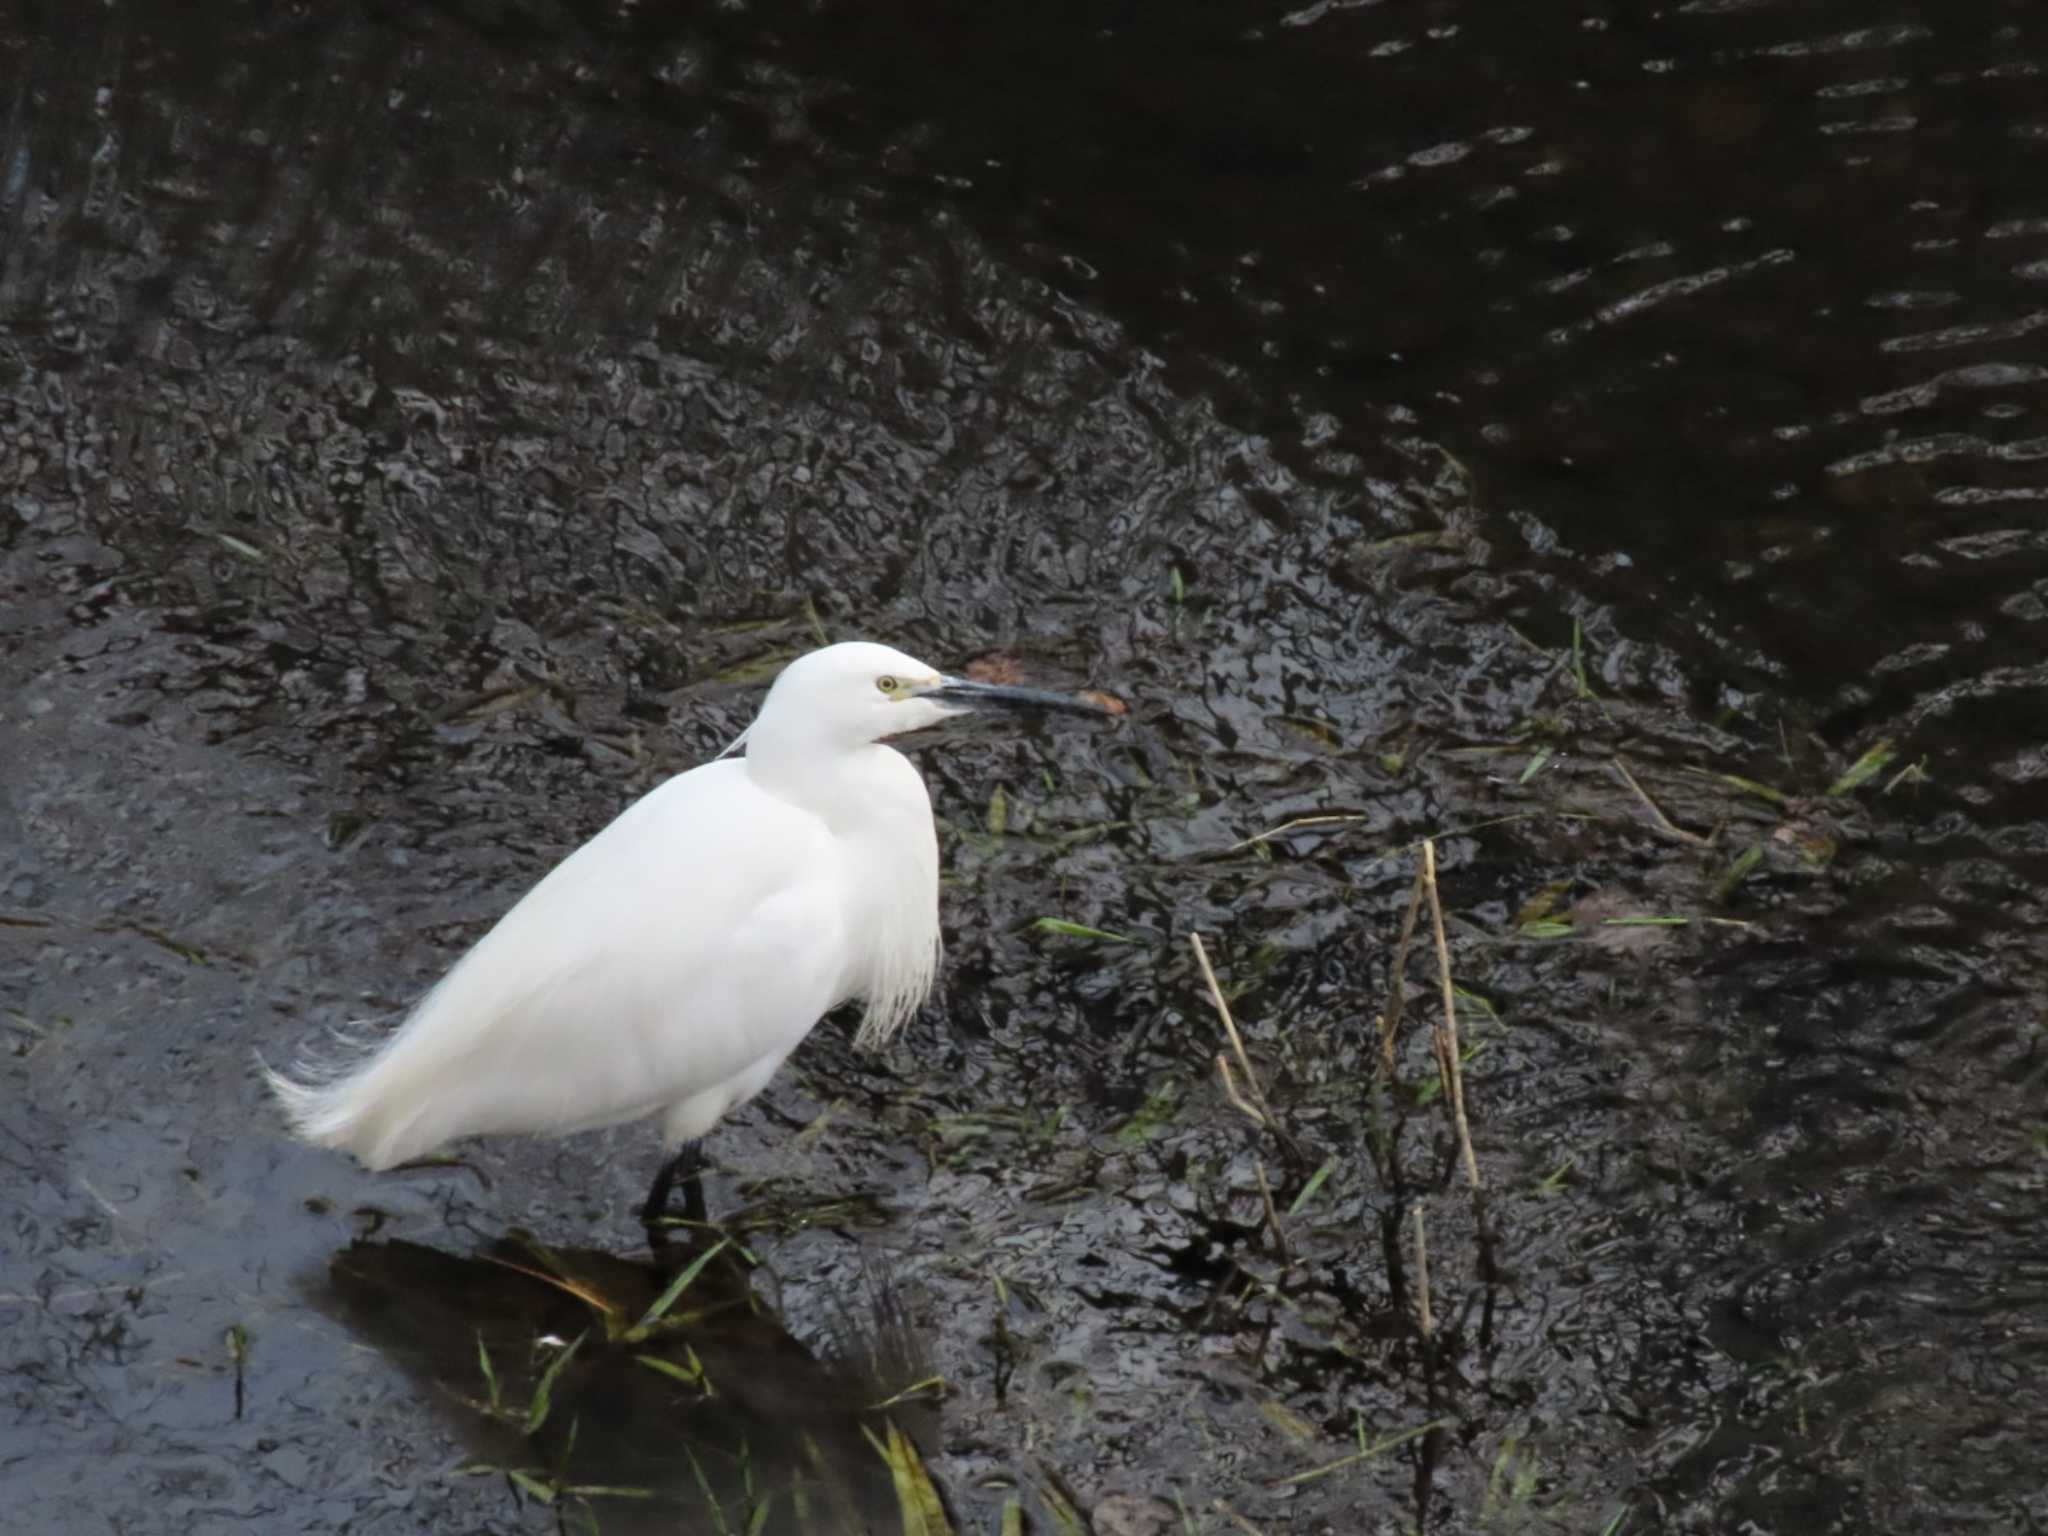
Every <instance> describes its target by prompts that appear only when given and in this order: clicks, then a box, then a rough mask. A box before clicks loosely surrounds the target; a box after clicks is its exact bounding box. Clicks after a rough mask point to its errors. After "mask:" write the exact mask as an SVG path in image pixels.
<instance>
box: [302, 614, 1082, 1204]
mask: <svg viewBox="0 0 2048 1536" xmlns="http://www.w3.org/2000/svg"><path fill="white" fill-rule="evenodd" d="M990 703H993V704H1022V705H1025V706H1027V707H1030V706H1038V707H1066V708H1074V709H1082V710H1084V711H1085V710H1086V709H1087V706H1085V705H1080V704H1077V703H1075V702H1074V701H1069V700H1064V699H1061V698H1059V697H1058V696H1055V695H1048V694H1037V693H1032V692H1030V691H1028V690H1019V689H1007V688H997V687H992V686H990V685H986V684H980V683H969V682H963V681H961V680H959V679H954V678H945V677H941V676H940V675H939V674H938V673H936V672H934V671H933V670H932V669H931V668H930V667H928V666H926V665H924V664H923V663H922V662H919V661H916V660H914V659H913V658H911V657H909V656H906V655H904V654H903V653H902V652H901V651H896V650H892V649H890V648H889V647H887V646H881V645H872V644H868V643H865V642H850V643H846V644H841V645H833V646H828V647H826V648H825V649H823V650H819V651H813V652H812V653H811V654H809V655H807V656H803V657H800V658H798V659H797V660H796V661H794V662H792V663H790V665H789V666H788V667H786V668H785V669H784V670H783V672H782V674H781V675H780V676H779V677H778V678H777V679H776V681H775V684H774V686H773V688H771V689H770V690H769V693H768V697H767V700H766V702H765V703H764V704H763V705H762V707H761V712H760V714H759V716H758V717H757V718H756V719H755V721H754V723H753V724H752V725H751V726H749V727H748V729H747V732H746V735H745V738H744V739H745V742H746V756H745V757H743V758H730V759H725V760H722V761H718V762H713V763H707V764H705V765H704V766H702V767H699V768H694V769H692V770H690V771H689V772H687V773H683V774H679V775H677V776H676V777H675V778H672V779H670V780H668V781H667V782H666V783H664V784H662V785H661V786H660V787H659V788H657V789H655V790H653V791H652V792H650V793H649V794H647V795H646V796H645V797H643V798H642V799H641V800H639V801H638V802H636V803H635V804H634V805H632V806H631V807H629V808H628V809H627V810H626V811H625V812H624V813H623V814H622V815H620V816H619V818H618V819H617V820H615V821H614V822H612V823H611V825H610V826H608V827H606V828H605V829H604V830H603V831H602V832H600V833H599V834H598V835H597V836H596V837H594V838H592V839H591V840H590V841H589V842H588V843H585V844H584V845H583V846H582V847H581V848H579V849H577V850H576V852H574V853H572V854H571V855H570V856H569V857H568V858H566V859H564V860H563V861H562V863H561V864H559V865H558V866H556V868H555V869H554V870H553V871H552V872H551V873H549V874H548V876H547V877H546V878H545V879H543V880H542V881H541V882H540V884H538V885H536V886H535V887H534V888H533V889H532V890H531V891H530V892H528V893H527V895H526V896H525V897H524V899H522V900H521V901H520V902H519V903H518V905H516V906H515V907H513V908H512V910H511V911H510V912H508V913H506V915H505V916H504V918H503V919H502V920H501V921H500V922H499V923H498V925H497V926H496V927H494V928H493V929H491V931H490V932H489V933H487V934H486V935H485V936H484V937H483V938H482V939H481V940H480V941H479V942H478V943H477V945H476V947H475V948H473V949H471V950H470V951H469V953H468V954H466V955H464V956H463V957H462V959H461V960H460V961H458V962H457V963H456V965H455V967H454V969H453V970H451V971H450V972H449V973H448V975H447V976H446V977H445V978H444V979H443V980H442V981H441V982H440V984H439V985H437V986H436V987H435V988H434V989H433V990H432V991H430V992H429V993H428V994H427V995H426V996H425V997H424V998H423V999H422V1000H421V1001H420V1003H419V1005H418V1006H417V1007H416V1008H414V1010H413V1012H412V1014H411V1016H410V1017H409V1018H407V1020H406V1021H405V1023H404V1024H403V1025H402V1026H401V1027H400V1028H399V1030H398V1032H397V1033H396V1034H395V1035H393V1036H392V1037H391V1039H390V1040H388V1041H387V1042H385V1043H384V1044H383V1045H382V1046H380V1047H378V1048H377V1049H375V1050H374V1051H373V1052H372V1053H370V1054H369V1055H368V1056H367V1057H365V1058H362V1059H360V1060H357V1061H354V1062H350V1063H346V1064H343V1065H342V1066H340V1067H339V1068H337V1069H322V1068H319V1067H307V1068H302V1069H301V1071H300V1073H299V1075H298V1076H297V1077H291V1076H286V1075H285V1074H283V1073H279V1072H268V1074H267V1075H268V1077H269V1081H270V1086H271V1087H272V1089H273V1090H274V1091H275V1092H276V1094H277V1096H278V1098H279V1100H280V1101H281V1102H282V1103H283V1105H284V1108H285V1112H286V1114H287V1116H288V1117H289V1119H290V1121H291V1125H292V1128H293V1129H294V1130H295V1131H297V1132H298V1134H299V1135H301V1136H303V1137H304V1138H306V1139H307V1140H308V1141H312V1142H315V1143H317V1144H319V1145H321V1146H327V1147H338V1148H343V1149H345V1150H347V1151H349V1152H352V1153H354V1154H355V1155H356V1156H357V1157H358V1158H360V1159H361V1160H362V1161H363V1162H364V1163H366V1164H367V1165H369V1166H370V1167H372V1168H389V1167H391V1166H393V1165H394V1164H397V1163H402V1162H405V1161H407V1160H409V1159H412V1158H416V1157H420V1156H422V1155H424V1154H426V1153H428V1152H431V1151H432V1150H434V1149H435V1148H436V1147H439V1146H441V1145H442V1144H444V1143H445V1142H448V1141H451V1140H453V1139H455V1138H456V1137H460V1136H468V1135H474V1134H478V1133H484V1132H512V1131H525V1132H542V1133H559V1132H567V1131H576V1130H584V1129H589V1128H592V1127H596V1126H601V1125H615V1124H619V1123H621V1122H623V1121H628V1120H637V1119H640V1118H642V1117H644V1116H648V1115H653V1114H657V1113H658V1114H661V1115H662V1116H663V1117H664V1118H663V1124H662V1131H663V1137H664V1140H665V1141H667V1142H668V1143H669V1144H670V1145H671V1146H675V1145H680V1144H682V1143H684V1142H690V1141H694V1140H695V1139H697V1138H698V1137H701V1136H702V1135H703V1134H704V1133H705V1132H706V1131H708V1130H710V1129H711V1127H712V1126H713V1125H715V1124H716V1123H717V1122H718V1120H719V1119H720V1118H721V1117H722V1116H723V1115H725V1114H726V1113H727V1112H728V1111H730V1110H731V1109H733V1108H734V1107H736V1106H738V1105H740V1104H743V1103H745V1102H746V1101H747V1100H748V1099H750V1098H752V1097H753V1096H754V1095H755V1094H756V1093H758V1092H760V1091H761V1089H762V1088H763V1087H764V1086H766V1084H767V1082H768V1080H769V1079H770V1078H771V1077H773V1076H774V1074H775V1071H776V1069H777V1068H778V1067H780V1066H781V1064H782V1061H783V1059H784V1058H785V1057H786V1056H788V1055H789V1053H790V1052H791V1051H792V1050H794V1049H795V1048H796V1046H797V1044H798V1043H799V1042H800V1041H801V1040H802V1039H803V1038H804V1036H805V1035H807V1034H809V1033H810V1031H811V1028H812V1026H813V1025H814V1024H816V1023H817V1021H818V1019H819V1018H820V1017H821V1016H823V1015H824V1014H826V1013H828V1012H829V1011H831V1010H832V1009H833V1008H835V1007H837V1006H838V1005H839V1004H841V1003H844V1002H848V1001H850V1000H853V999H856V998H858V999H860V1000H862V1001H863V1003H864V1004H865V1009H866V1013H865V1017H864V1019H863V1021H862V1024H861V1030H860V1036H859V1039H860V1041H861V1043H863V1044H866V1045H879V1044H880V1043H882V1042H883V1041H885V1040H887V1039H888V1037H889V1036H890V1035H891V1034H892V1033H894V1032H895V1031H896V1030H897V1029H898V1028H900V1027H901V1026H902V1025H903V1023H904V1022H905V1021H906V1020H907V1019H908V1018H909V1017H910V1016H911V1015H912V1014H913V1013H914V1012H916V1010H917V1007H918V1004H919V1003H920V1002H922V1001H923V999H924V997H925V994H926V993H927V992H928V991H929V990H930V988H931V984H932V978H933V976H934V974H935V971H936V969H937V965H938V954H939V910H938V893H939V852H938V839H937V836H936V834H935V832H934V829H933V824H932V811H931V799H930V796H929V795H928V794H927V793H926V790H925V786H924V780H923V779H922V778H921V777H920V776H919V774H918V772H917V770H916V769H915V768H914V767H912V766H911V764H910V761H909V760H908V759H907V758H905V757H904V756H903V755H902V754H901V753H899V752H897V751H896V750H895V749H893V748H891V747H887V746H884V745H882V744H881V743H882V738H883V737H885V736H891V735H897V734H900V733H901V732H904V731H911V730H917V729H920V728H922V727H924V726H928V725H932V724H935V723H937V722H938V721H940V720H943V719H945V718H946V717H947V716H949V715H953V714H957V713H959V712H960V711H961V710H963V709H970V708H974V707H977V706H978V705H982V704H990Z"/></svg>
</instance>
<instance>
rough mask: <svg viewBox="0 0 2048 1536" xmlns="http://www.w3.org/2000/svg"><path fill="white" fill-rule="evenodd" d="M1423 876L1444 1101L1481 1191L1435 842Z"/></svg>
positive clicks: (1468, 1171)
mask: <svg viewBox="0 0 2048 1536" xmlns="http://www.w3.org/2000/svg"><path fill="white" fill-rule="evenodd" d="M1422 874H1423V879H1424V881H1425V882H1426V883H1427V885H1428V887H1429V919H1430V923H1431V925H1432V926H1433V927H1434V928H1435V930H1436V965H1437V973H1438V976H1439V978H1440V979H1441V981H1442V983H1443V994H1444V1021H1443V1027H1442V1031H1441V1033H1440V1034H1439V1035H1438V1037H1437V1041H1438V1052H1437V1060H1438V1062H1439V1064H1440V1065H1441V1067H1442V1069H1443V1071H1444V1077H1445V1086H1446V1088H1447V1089H1448V1092H1447V1093H1446V1095H1445V1097H1446V1098H1448V1099H1449V1100H1450V1105H1451V1124H1452V1125H1453V1126H1454V1127H1455V1128H1456V1130H1457V1133H1458V1150H1459V1151H1460V1152H1462V1153H1463V1154H1464V1158H1465V1181H1466V1182H1467V1183H1468V1184H1470V1185H1471V1186H1472V1188H1473V1189H1475V1190H1476V1189H1478V1188H1479V1158H1478V1156H1477V1155H1476V1154H1475V1153H1474V1152H1473V1150H1472V1127H1471V1125H1470V1124H1469V1123H1468V1122H1467V1121H1466V1119H1465V1074H1464V1072H1463V1071H1462V1070H1461V1069H1460V1066H1459V1062H1458V1004H1457V998H1456V996H1455V994H1454V992H1453V989H1452V987H1451V943H1450V940H1449V938H1448V937H1446V935H1445V933H1444V906H1443V902H1442V900H1441V899H1439V897H1438V895H1437V889H1436V841H1435V839H1433V838H1424V839H1423V841H1422Z"/></svg>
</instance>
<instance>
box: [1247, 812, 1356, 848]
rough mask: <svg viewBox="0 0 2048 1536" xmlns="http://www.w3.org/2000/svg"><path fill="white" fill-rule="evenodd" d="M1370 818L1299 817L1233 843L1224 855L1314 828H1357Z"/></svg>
mask: <svg viewBox="0 0 2048 1536" xmlns="http://www.w3.org/2000/svg"><path fill="white" fill-rule="evenodd" d="M1371 820H1372V818H1371V817H1370V816H1297V817H1295V818H1294V819H1293V820H1292V821H1283V822H1282V823H1280V825H1279V826H1277V827H1268V828H1267V829H1266V830H1265V831H1263V832H1257V833H1254V834H1253V835H1252V836H1250V837H1247V838H1243V839H1241V840H1240V841H1238V842H1235V843H1232V844H1231V845H1230V846H1229V847H1228V848H1224V849H1222V850H1220V851H1221V852H1223V853H1242V852H1243V851H1244V850H1245V849H1247V848H1256V847H1257V846H1258V845H1259V844H1261V843H1270V842H1272V841H1273V840H1274V839H1275V838H1280V837H1285V836H1286V835H1287V834H1288V833H1290V832H1306V831H1308V830H1309V829H1310V828H1312V827H1355V826H1357V825H1358V824H1359V823H1360V822H1361V821H1371Z"/></svg>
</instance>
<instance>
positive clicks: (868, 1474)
mask: <svg viewBox="0 0 2048 1536" xmlns="http://www.w3.org/2000/svg"><path fill="white" fill-rule="evenodd" d="M331 1273H332V1279H333V1285H334V1295H335V1298H336V1301H337V1303H338V1306H339V1310H340V1312H341V1314H342V1316H343V1318H344V1319H345V1320H346V1321H347V1322H348V1323H349V1325H350V1326H351V1327H353V1328H354V1329H355V1330H356V1331H357V1332H358V1333H360V1334H361V1335H363V1336H364V1337H365V1338H366V1339H368V1340H369V1341H370V1342H372V1343H374V1344H375V1345H376V1346H377V1347H378V1348H379V1349H381V1350H382V1351H384V1352H385V1353H386V1354H387V1355H389V1356H390V1357H392V1358H393V1359H395V1360H396V1361H398V1362H399V1363H400V1364H401V1365H402V1366H403V1367H404V1368H405V1369H406V1370H407V1371H408V1372H409V1373H410V1374H412V1375H413V1376H414V1377H415V1378H417V1379H418V1380H420V1381H421V1382H422V1383H424V1384H426V1385H427V1386H428V1387H429V1388H430V1389H431V1390H432V1392H433V1393H434V1395H435V1396H436V1397H437V1398H438V1399H439V1400H440V1401H441V1402H442V1403H443V1404H444V1405H445V1406H446V1408H447V1410H448V1411H449V1412H450V1413H451V1415H453V1416H454V1417H455V1419H456V1420H457V1421H458V1423H459V1425H460V1427H461V1429H462V1431H463V1434H464V1436H465V1438H466V1439H467V1440H468V1441H469V1442H470V1443H471V1445H472V1447H473V1448H474V1450H475V1453H476V1459H475V1461H474V1462H473V1463H472V1464H471V1465H472V1468H473V1469H475V1470H478V1471H485V1470H492V1471H497V1472H501V1473H503V1474H504V1475H505V1476H506V1477H507V1478H508V1479H509V1480H510V1481H511V1482H512V1483H513V1484H514V1485H515V1486H516V1487H517V1488H518V1489H520V1490H521V1491H522V1493H523V1494H524V1495H525V1496H528V1497H532V1498H535V1499H538V1500H540V1501H542V1502H544V1503H548V1504H550V1505H552V1506H554V1508H555V1511H556V1513H557V1515H558V1516H559V1518H560V1523H561V1527H562V1528H563V1529H565V1530H591V1529H595V1530H600V1531H603V1532H605V1533H607V1536H612V1533H634V1532H653V1531H661V1532H664V1533H674V1532H695V1531H702V1532H719V1531H729V1532H733V1533H735V1536H739V1533H747V1536H857V1533H866V1532H875V1533H883V1532H886V1533H889V1536H900V1533H902V1532H904V1531H930V1532H933V1533H935V1536H936V1533H943V1532H949V1531H951V1530H952V1526H951V1524H950V1523H949V1522H948V1520H947V1517H946V1515H945V1512H944V1510H943V1507H942V1506H941V1504H940V1500H939V1497H938V1494H937V1492H936V1489H935V1488H934V1486H933V1484H932V1481H931V1479H930V1477H929V1475H928V1474H927V1473H926V1471H925V1469H924V1462H923V1456H922V1454H921V1452H920V1450H919V1446H920V1444H929V1442H930V1437H931V1434H932V1432H933V1431H934V1430H935V1428H936V1422H937V1414H936V1410H935V1408H934V1406H933V1393H934V1389H935V1387H936V1383H935V1382H934V1381H932V1380H930V1379H928V1378H929V1376H930V1373H929V1371H928V1370H925V1369H923V1368H922V1367H921V1366H920V1364H919V1360H918V1351H917V1349H916V1346H915V1341H914V1340H913V1338H912V1337H911V1335H910V1333H909V1330H908V1329H907V1328H906V1327H905V1326H904V1323H903V1319H902V1315H901V1312H900V1310H899V1308H898V1307H897V1305H896V1304H895V1302H894V1301H893V1300H892V1299H891V1296H890V1293H889V1292H888V1291H887V1289H886V1287H877V1288H876V1290H875V1292H874V1294H873V1296H872V1297H871V1298H870V1300H869V1303H868V1304H867V1305H866V1306H864V1308H863V1314H864V1315H859V1316H853V1315H849V1316H848V1317H845V1318H837V1319H830V1320H827V1322H828V1328H829V1331H831V1332H833V1333H835V1334H836V1335H837V1336H838V1338H839V1345H840V1347H839V1348H838V1350H837V1351H836V1352H835V1353H836V1355H837V1358H835V1359H820V1358H818V1357H817V1356H815V1355H813V1354H812V1353H811V1352H810V1351H809V1350H807V1349H805V1348H804V1346H803V1345H801V1344H799V1343H798V1342H797V1341H796V1340H795V1339H794V1338H792V1337H791V1336H790V1335H789V1333H788V1332H787V1331H786V1330H785V1329H784V1328H783V1326H782V1325H781V1323H780V1321H779V1320H778V1319H777V1318H776V1317H775V1316H774V1315H773V1314H772V1312H771V1311H770V1310H769V1308H768V1307H767V1305H766V1304H765V1303H764V1302H763V1301H762V1300H761V1298H759V1297H758V1296H756V1295H755V1294H754V1292H753V1290H752V1288H751V1286H750V1285H749V1282H748V1273H747V1269H746V1265H745V1262H744V1261H743V1259H742V1258H741V1257H740V1253H739V1250H738V1249H737V1248H736V1247H735V1246H734V1245H733V1244H731V1243H730V1242H727V1241H722V1240H718V1239H714V1238H704V1239H700V1240H698V1241H695V1242H692V1243H689V1244H670V1245H668V1246H666V1247H664V1248H662V1249H660V1250H658V1251H657V1252H656V1253H655V1255H654V1256H653V1258H651V1259H646V1260H637V1261H636V1260H632V1259H626V1258H621V1257H618V1256H616V1255H612V1254H606V1253H598V1252H593V1251H589V1250H585V1249H567V1248H551V1247H548V1246H546V1245H544V1244H542V1243H539V1242H537V1241H535V1240H534V1239H531V1238H528V1237H525V1236H523V1235H520V1234H513V1235H510V1236H507V1237H505V1238H503V1239H500V1240H498V1241H496V1242H493V1243H491V1244H490V1245H489V1246H488V1247H486V1248H485V1249H483V1250H482V1251H481V1252H479V1253H478V1254H477V1255H476V1256H475V1257H470V1258H463V1257H458V1256H456V1255H453V1254H448V1253H443V1252H440V1251H438V1250H436V1249H433V1248H428V1247H423V1246H421V1245H418V1244H414V1243H407V1242H395V1241H394V1242H358V1243H355V1244H353V1245H352V1246H350V1247H349V1248H347V1249H345V1250H343V1251H342V1252H341V1253H340V1254H339V1255H337V1256H336V1258H335V1260H334V1262H333V1265H332V1271H331Z"/></svg>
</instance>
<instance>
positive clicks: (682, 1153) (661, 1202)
mask: <svg viewBox="0 0 2048 1536" xmlns="http://www.w3.org/2000/svg"><path fill="white" fill-rule="evenodd" d="M678 1180H680V1181H681V1183H682V1186H683V1220H685V1221H694V1222H703V1221H705V1220H707V1219H708V1218H707V1217H706V1216H705V1213H704V1143H703V1141H702V1140H701V1139H699V1140H697V1141H686V1142H684V1143H683V1144H682V1147H681V1148H680V1149H679V1150H678V1151H677V1152H676V1155H675V1156H674V1157H672V1158H670V1159H669V1160H668V1161H667V1162H665V1163H663V1164H662V1165H661V1171H660V1172H659V1173H657V1174H656V1175H655V1176H654V1185H653V1187H652V1188H651V1189H649V1190H648V1191H647V1204H646V1205H644V1206H642V1207H641V1208H640V1225H642V1226H643V1227H647V1228H649V1229H650V1230H652V1229H654V1227H655V1224H656V1223H657V1222H659V1221H660V1220H661V1218H662V1217H664V1216H666V1215H668V1202H669V1197H670V1196H671V1195H673V1194H674V1193H675V1187H676V1183H677V1181H678Z"/></svg>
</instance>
